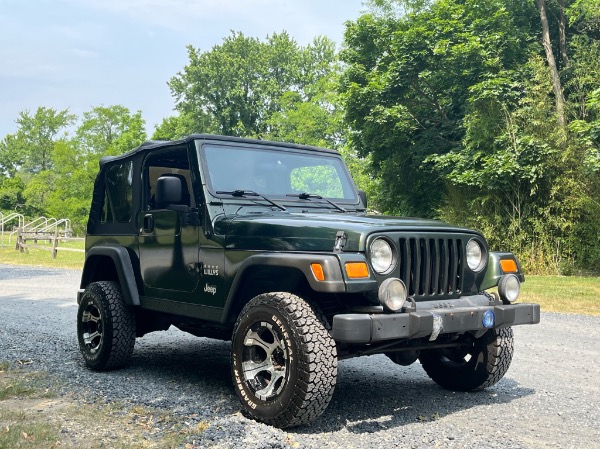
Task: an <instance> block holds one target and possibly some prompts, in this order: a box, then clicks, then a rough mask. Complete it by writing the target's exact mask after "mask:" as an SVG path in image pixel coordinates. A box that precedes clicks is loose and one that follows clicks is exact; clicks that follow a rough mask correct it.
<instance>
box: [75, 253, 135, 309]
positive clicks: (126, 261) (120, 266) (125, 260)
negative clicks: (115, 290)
mask: <svg viewBox="0 0 600 449" xmlns="http://www.w3.org/2000/svg"><path fill="white" fill-rule="evenodd" d="M95 257H109V258H110V259H111V260H112V261H113V263H114V266H115V270H116V272H117V276H118V277H119V283H120V284H121V290H122V291H123V298H124V299H125V303H126V304H128V305H131V306H139V305H140V295H139V291H138V285H137V282H136V276H135V272H134V270H133V265H132V263H131V256H130V255H129V251H128V250H127V248H125V247H123V246H95V247H94V248H91V249H90V250H88V251H87V253H86V255H85V265H84V267H83V273H82V275H81V284H80V288H81V289H84V288H86V287H87V286H88V284H90V283H91V282H93V281H94V279H93V277H94V276H93V275H94V273H95V268H94V267H93V266H92V260H93V259H94V258H95ZM78 296H79V295H78ZM78 302H79V301H78Z"/></svg>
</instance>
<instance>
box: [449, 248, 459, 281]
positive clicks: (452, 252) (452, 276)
mask: <svg viewBox="0 0 600 449" xmlns="http://www.w3.org/2000/svg"><path fill="white" fill-rule="evenodd" d="M448 258H449V259H450V268H449V270H448V293H452V292H453V291H454V290H456V269H457V265H458V264H457V260H458V258H457V257H456V244H455V242H454V240H448Z"/></svg>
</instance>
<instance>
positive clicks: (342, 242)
mask: <svg viewBox="0 0 600 449" xmlns="http://www.w3.org/2000/svg"><path fill="white" fill-rule="evenodd" d="M347 240H348V236H347V235H346V233H345V232H344V231H338V232H337V234H336V235H335V245H333V251H335V252H336V253H340V252H342V250H343V249H344V246H346V241H347Z"/></svg>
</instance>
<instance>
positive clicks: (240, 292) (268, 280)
mask: <svg viewBox="0 0 600 449" xmlns="http://www.w3.org/2000/svg"><path fill="white" fill-rule="evenodd" d="M312 263H319V264H321V266H322V267H323V269H324V272H325V278H326V281H317V279H316V278H315V276H314V275H313V273H312V271H311V268H310V265H311V264H312ZM273 291H286V292H289V293H296V294H300V295H301V296H304V295H306V294H311V293H314V292H317V293H341V292H345V291H346V286H345V283H344V279H343V277H342V273H341V268H340V264H339V261H338V259H337V258H336V257H335V256H333V255H323V254H321V255H313V254H259V255H256V256H252V257H249V258H248V259H246V260H245V261H244V262H243V263H242V264H241V266H240V267H239V268H238V269H237V272H236V276H235V278H234V280H233V282H232V284H231V288H230V289H229V294H228V296H227V300H226V302H225V307H224V310H223V316H222V322H223V323H228V322H235V320H236V317H237V316H238V314H239V313H240V312H241V310H242V309H243V307H244V306H245V305H246V304H247V303H248V302H249V301H250V300H251V299H252V298H254V297H255V296H257V295H260V294H262V293H268V292H273Z"/></svg>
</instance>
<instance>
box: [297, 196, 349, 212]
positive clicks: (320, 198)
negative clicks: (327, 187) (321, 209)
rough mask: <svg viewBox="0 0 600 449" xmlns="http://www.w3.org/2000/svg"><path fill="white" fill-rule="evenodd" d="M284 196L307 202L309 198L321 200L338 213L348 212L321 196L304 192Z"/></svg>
mask: <svg viewBox="0 0 600 449" xmlns="http://www.w3.org/2000/svg"><path fill="white" fill-rule="evenodd" d="M286 196H295V197H296V198H299V199H301V200H308V199H310V198H315V199H318V200H323V201H326V202H328V203H329V204H331V205H332V206H333V207H335V208H336V209H337V210H339V211H340V212H348V211H347V210H346V209H344V208H343V207H342V206H340V205H338V204H335V203H334V202H333V201H331V200H329V199H327V198H325V197H322V196H321V195H316V194H314V193H306V192H303V193H288V194H287V195H286Z"/></svg>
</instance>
